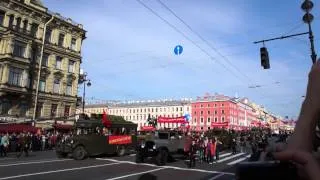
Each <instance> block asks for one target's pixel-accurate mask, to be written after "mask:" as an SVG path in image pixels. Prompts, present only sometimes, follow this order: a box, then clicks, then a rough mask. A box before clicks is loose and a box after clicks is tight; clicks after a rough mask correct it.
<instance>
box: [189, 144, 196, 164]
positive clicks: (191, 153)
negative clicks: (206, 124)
mask: <svg viewBox="0 0 320 180" xmlns="http://www.w3.org/2000/svg"><path fill="white" fill-rule="evenodd" d="M189 150H190V151H189V160H190V164H189V168H191V167H195V166H196V153H197V146H196V142H195V140H192V144H191V146H190V148H189Z"/></svg>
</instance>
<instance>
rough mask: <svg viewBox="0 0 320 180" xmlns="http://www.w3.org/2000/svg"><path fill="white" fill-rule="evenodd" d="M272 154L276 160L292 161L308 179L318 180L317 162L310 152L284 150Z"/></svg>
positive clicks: (319, 168)
mask: <svg viewBox="0 0 320 180" xmlns="http://www.w3.org/2000/svg"><path fill="white" fill-rule="evenodd" d="M273 155H274V158H275V159H277V160H280V161H291V162H293V163H294V164H295V165H296V166H297V168H298V170H302V173H303V174H306V175H307V176H308V179H309V180H318V179H319V177H320V167H319V164H318V162H317V160H316V158H315V157H314V156H313V155H312V154H311V153H308V152H303V151H290V150H286V151H283V152H277V153H274V154H273ZM300 175H301V174H300Z"/></svg>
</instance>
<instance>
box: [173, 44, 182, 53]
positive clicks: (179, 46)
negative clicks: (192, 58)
mask: <svg viewBox="0 0 320 180" xmlns="http://www.w3.org/2000/svg"><path fill="white" fill-rule="evenodd" d="M182 51H183V47H182V46H181V45H177V46H176V47H174V54H175V55H180V54H182Z"/></svg>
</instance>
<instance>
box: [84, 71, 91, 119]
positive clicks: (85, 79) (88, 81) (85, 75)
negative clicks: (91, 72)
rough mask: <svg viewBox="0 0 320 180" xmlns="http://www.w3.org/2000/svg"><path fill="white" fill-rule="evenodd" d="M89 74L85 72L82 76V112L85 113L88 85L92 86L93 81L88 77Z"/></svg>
mask: <svg viewBox="0 0 320 180" xmlns="http://www.w3.org/2000/svg"><path fill="white" fill-rule="evenodd" d="M87 76H88V74H87V73H86V72H85V73H83V77H82V83H83V97H82V98H83V99H82V114H84V106H85V104H86V102H85V99H86V86H88V87H90V86H91V81H90V79H88V78H87Z"/></svg>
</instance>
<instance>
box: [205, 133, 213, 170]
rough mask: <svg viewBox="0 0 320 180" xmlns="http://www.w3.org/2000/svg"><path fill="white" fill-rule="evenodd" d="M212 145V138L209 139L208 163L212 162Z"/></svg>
mask: <svg viewBox="0 0 320 180" xmlns="http://www.w3.org/2000/svg"><path fill="white" fill-rule="evenodd" d="M211 146H212V139H209V141H208V144H207V148H206V158H207V163H208V164H210V163H211V164H212V161H213V160H212V151H211Z"/></svg>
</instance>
